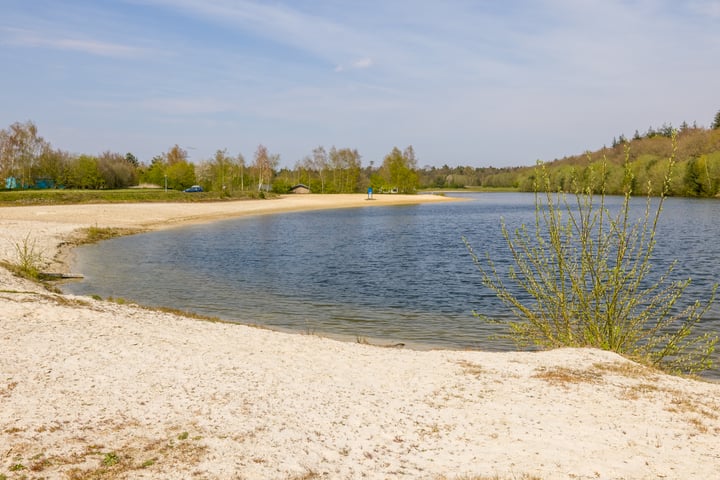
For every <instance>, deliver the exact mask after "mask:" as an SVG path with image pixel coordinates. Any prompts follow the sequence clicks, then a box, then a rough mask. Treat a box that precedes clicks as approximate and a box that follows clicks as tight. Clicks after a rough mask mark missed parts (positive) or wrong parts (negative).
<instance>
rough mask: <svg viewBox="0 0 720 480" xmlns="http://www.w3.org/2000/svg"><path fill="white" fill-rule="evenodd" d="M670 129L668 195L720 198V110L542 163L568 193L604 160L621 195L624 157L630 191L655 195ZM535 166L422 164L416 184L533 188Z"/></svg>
mask: <svg viewBox="0 0 720 480" xmlns="http://www.w3.org/2000/svg"><path fill="white" fill-rule="evenodd" d="M673 132H675V133H676V150H675V153H674V160H675V162H676V165H675V166H674V168H673V172H672V178H671V182H670V191H669V192H668V193H669V194H670V195H674V196H688V197H716V196H720V111H719V112H718V113H717V115H716V116H715V119H714V121H713V122H712V125H711V127H710V128H704V127H699V126H697V125H692V126H691V125H688V124H687V123H683V124H682V125H680V127H678V128H674V127H673V126H672V125H669V124H665V125H663V126H662V127H660V128H657V129H655V128H652V127H651V128H649V129H648V130H647V131H646V132H645V133H642V134H641V133H640V132H638V131H635V133H634V135H633V136H632V137H631V138H627V137H626V136H625V135H620V136H618V137H617V138H614V139H613V140H612V144H611V146H610V147H604V148H602V149H600V150H597V151H595V152H586V153H583V154H578V155H573V156H571V157H565V158H562V159H556V160H554V161H552V162H546V163H545V166H546V168H547V170H548V172H549V175H550V181H551V187H552V188H553V189H555V190H563V191H570V190H572V189H573V188H576V187H575V186H574V185H572V182H573V180H577V181H578V182H579V184H578V185H577V186H578V187H580V188H583V187H584V185H583V184H582V182H583V181H587V179H588V178H589V172H590V169H591V167H593V166H595V165H597V164H598V163H599V162H602V161H606V162H607V165H608V170H607V172H606V176H605V191H606V193H610V194H616V193H622V191H623V190H622V189H623V178H624V166H625V161H626V158H627V160H628V161H629V165H630V169H631V171H632V173H633V177H634V179H633V192H634V193H636V194H645V193H646V192H647V189H648V185H649V186H650V188H651V190H652V192H653V193H658V189H659V188H661V186H662V184H663V180H664V176H665V173H666V171H667V166H668V161H669V159H670V157H671V155H672V154H673V142H672V136H673ZM535 174H536V167H535V166H532V167H511V168H492V167H481V168H474V167H455V168H451V167H448V166H443V167H442V168H434V167H430V168H427V167H426V168H424V169H423V170H421V171H420V177H419V178H420V184H421V186H422V187H424V188H443V187H455V188H467V187H485V188H511V189H517V190H520V191H533V189H534V188H535V186H534V183H535Z"/></svg>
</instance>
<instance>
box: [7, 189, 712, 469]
mask: <svg viewBox="0 0 720 480" xmlns="http://www.w3.org/2000/svg"><path fill="white" fill-rule="evenodd" d="M443 201H450V199H447V198H444V197H439V196H426V195H422V196H400V195H398V196H390V195H388V196H376V199H375V200H372V201H368V200H366V199H365V196H364V195H338V196H334V195H333V196H330V195H327V196H315V195H308V196H292V197H291V196H288V197H283V198H280V199H276V200H256V201H239V202H218V203H197V204H169V203H168V204H102V205H73V206H31V207H0V225H1V226H2V236H1V238H0V259H3V260H6V261H10V262H15V261H16V259H17V252H16V247H17V245H18V244H19V243H21V242H23V241H28V239H31V240H32V242H33V243H34V245H35V246H36V248H38V249H39V250H40V251H42V253H43V255H44V258H46V259H47V265H46V266H45V268H46V269H48V270H58V271H59V269H62V268H63V265H62V260H63V257H62V256H58V255H59V252H60V251H61V250H63V247H64V246H65V245H66V244H68V242H72V241H73V240H74V239H76V238H77V236H78V232H79V231H80V230H81V229H83V228H87V227H93V226H94V227H118V228H127V229H140V230H153V229H162V228H172V227H175V226H179V225H184V224H189V223H197V222H210V221H215V220H218V219H223V218H231V217H238V216H243V215H261V214H274V213H281V212H290V211H299V210H308V209H327V208H353V207H354V208H366V207H372V206H376V205H391V204H409V203H417V202H443ZM245 320H246V322H247V323H248V324H252V323H253V319H252V318H248V319H245ZM0 352H1V353H0V479H3V478H6V479H21V478H27V479H35V478H37V479H40V478H43V479H90V478H93V479H119V478H123V479H124V478H127V479H135V478H146V479H183V478H198V479H315V478H317V479H395V478H401V479H417V478H420V479H486V478H489V479H494V478H497V479H535V478H537V479H543V480H546V479H569V478H572V479H596V478H599V479H694V478H698V479H708V478H717V477H718V472H720V449H718V445H720V384H718V383H713V382H706V381H699V380H693V379H686V378H680V377H673V376H668V375H664V374H662V373H659V372H656V371H653V370H649V369H647V368H645V367H642V366H639V365H637V364H634V363H632V362H630V361H628V360H625V359H623V358H622V357H620V356H618V355H615V354H612V353H608V352H602V351H597V350H589V349H560V350H553V351H547V352H539V353H528V352H524V353H521V352H508V353H489V352H480V351H440V350H436V351H412V350H408V349H398V348H383V347H379V346H372V345H363V344H357V343H351V342H340V341H336V340H331V339H328V338H323V337H321V336H316V335H302V334H286V333H281V332H275V331H270V330H266V329H262V328H257V327H250V326H244V325H237V324H229V323H221V322H209V321H205V320H198V319H193V318H187V317H183V316H179V315H174V314H169V313H163V312H159V311H154V310H149V309H145V308H141V307H139V306H135V305H118V304H115V303H111V302H108V301H101V300H94V299H91V298H87V297H79V296H72V295H63V294H59V293H55V292H52V291H49V290H47V289H45V288H44V287H42V286H40V285H38V284H35V283H33V282H29V281H27V280H23V279H20V278H17V277H15V276H13V275H12V274H11V273H10V272H9V271H7V270H5V269H3V268H0Z"/></svg>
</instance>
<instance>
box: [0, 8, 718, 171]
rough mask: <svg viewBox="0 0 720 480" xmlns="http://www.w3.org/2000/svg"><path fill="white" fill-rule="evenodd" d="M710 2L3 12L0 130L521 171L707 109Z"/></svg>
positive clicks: (128, 144) (74, 141) (101, 146)
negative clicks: (27, 125) (23, 126)
mask: <svg viewBox="0 0 720 480" xmlns="http://www.w3.org/2000/svg"><path fill="white" fill-rule="evenodd" d="M719 60H720V1H718V0H684V1H677V0H667V1H666V0H655V1H651V0H537V1H530V0H527V1H514V0H506V1H495V0H494V1H489V0H487V1H486V0H476V1H473V0H443V1H439V0H437V1H431V0H415V1H410V0H365V1H356V2H350V1H341V0H335V1H333V0H299V1H289V0H275V1H265V2H261V1H246V0H126V1H125V0H115V1H111V0H65V1H63V0H0V65H2V68H1V69H0V128H6V127H7V126H9V125H10V124H12V123H13V122H16V121H21V122H24V121H26V120H32V121H33V122H35V123H36V124H37V126H38V128H39V131H40V134H41V135H42V136H43V137H44V138H45V139H46V140H48V141H50V142H51V143H52V145H53V146H54V147H55V148H60V149H63V150H67V151H70V152H71V153H88V154H97V153H101V152H103V151H105V150H110V151H113V152H120V153H126V152H132V153H134V154H135V155H136V156H137V157H138V158H139V159H140V160H141V161H149V160H150V159H151V158H152V157H153V156H154V155H157V154H160V153H162V152H165V151H167V150H168V149H169V148H170V147H171V146H172V145H174V144H178V145H180V146H182V147H184V148H185V149H186V150H187V151H188V153H189V154H190V158H191V159H192V160H193V161H201V160H203V159H206V158H209V157H211V156H212V155H213V154H214V152H215V151H216V150H218V149H227V150H228V153H230V154H232V155H236V154H238V153H241V154H242V155H244V156H245V158H246V159H247V160H248V161H249V160H251V159H252V156H253V153H254V152H255V150H256V148H257V145H258V144H261V143H262V144H264V145H266V146H267V147H268V149H269V150H270V152H271V153H277V154H279V155H280V158H281V161H280V164H281V165H282V166H293V165H294V164H295V162H297V161H298V160H301V159H302V158H303V157H304V156H306V155H309V154H310V153H311V151H312V149H313V148H315V147H317V146H318V145H323V146H325V147H326V148H329V147H330V146H333V145H334V146H336V147H338V148H344V147H349V148H356V149H358V151H359V152H360V154H361V155H362V157H363V164H364V165H367V164H368V163H369V162H370V161H374V162H375V164H376V165H377V164H379V163H380V162H381V161H382V158H383V156H384V155H386V154H387V153H388V152H389V151H390V150H391V149H392V148H393V146H398V147H400V148H404V147H406V146H407V145H413V147H414V149H415V152H416V154H417V158H418V163H419V165H420V166H424V165H436V166H440V165H443V164H448V165H452V166H454V165H472V166H490V165H492V166H510V165H513V166H515V165H532V164H533V163H534V162H535V161H536V160H538V159H541V160H553V159H555V158H561V157H563V156H565V155H572V154H577V153H582V152H583V151H585V150H595V149H598V148H600V147H602V146H603V145H610V144H611V142H612V139H613V137H615V136H618V135H619V134H621V133H624V134H625V135H627V136H631V135H632V134H633V133H634V131H635V130H636V129H637V130H640V132H641V133H642V132H644V131H646V130H647V129H648V127H650V126H653V127H659V126H661V125H662V124H663V123H665V122H668V123H672V124H673V125H675V126H677V125H679V124H680V123H681V122H683V121H687V122H688V123H693V122H694V121H696V122H697V123H698V124H699V125H702V126H708V125H709V124H710V123H711V122H712V119H713V117H714V115H715V113H716V112H717V111H718V110H720V89H718V85H720V61H719Z"/></svg>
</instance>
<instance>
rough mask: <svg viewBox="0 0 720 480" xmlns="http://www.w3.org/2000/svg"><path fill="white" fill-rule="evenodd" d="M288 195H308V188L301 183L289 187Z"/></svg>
mask: <svg viewBox="0 0 720 480" xmlns="http://www.w3.org/2000/svg"><path fill="white" fill-rule="evenodd" d="M290 193H310V187H308V186H307V185H304V184H302V183H298V184H297V185H295V186H294V187H290Z"/></svg>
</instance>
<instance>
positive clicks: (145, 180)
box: [0, 121, 420, 195]
mask: <svg viewBox="0 0 720 480" xmlns="http://www.w3.org/2000/svg"><path fill="white" fill-rule="evenodd" d="M279 162H280V156H279V155H278V154H274V153H271V152H270V151H269V149H268V148H267V147H266V146H264V145H258V147H257V149H256V150H255V153H254V154H253V157H252V160H251V161H250V162H246V160H245V157H244V156H243V155H242V154H236V155H231V154H229V153H228V151H227V149H222V150H217V151H216V153H215V155H214V156H213V157H211V158H208V159H204V160H202V161H200V162H197V163H194V162H191V161H190V160H189V156H188V152H187V151H186V150H185V149H183V148H182V147H180V146H179V145H177V144H176V145H173V146H172V147H170V148H169V149H168V150H167V151H166V152H163V153H161V154H159V155H156V156H154V157H153V158H152V159H151V160H150V161H149V162H147V163H143V162H141V161H139V160H138V159H137V157H135V155H133V154H132V153H126V154H124V155H123V154H120V153H113V152H109V151H107V152H104V153H102V154H100V155H87V154H80V155H74V154H70V153H68V152H65V151H62V150H59V149H55V148H53V147H52V146H51V145H50V143H49V142H47V141H46V140H45V139H44V138H43V137H41V136H40V135H39V134H38V128H37V126H36V125H35V124H34V123H33V122H31V121H28V122H25V123H20V122H16V123H13V124H12V125H10V126H9V127H8V128H6V129H4V130H0V181H2V182H4V184H2V185H0V188H3V187H4V188H5V189H28V188H73V189H118V188H127V187H132V186H138V185H148V186H149V185H152V186H157V187H161V188H167V189H173V190H181V189H185V188H188V187H190V186H192V185H200V186H202V187H203V189H204V190H207V191H215V192H221V193H227V194H229V195H230V194H236V193H238V192H253V191H258V192H265V191H274V192H277V193H286V192H288V191H289V189H290V188H291V187H293V186H295V185H298V184H303V185H306V186H307V187H309V188H310V190H311V191H313V192H317V193H352V192H361V191H365V189H367V188H368V187H373V188H374V189H375V190H376V191H396V192H403V193H412V192H415V191H416V190H417V189H418V188H419V186H420V185H419V177H418V172H417V160H416V158H415V152H414V150H413V147H412V146H409V147H407V148H406V149H405V150H404V151H400V149H398V148H397V147H395V148H393V149H392V151H391V152H389V153H388V154H387V155H386V156H385V157H384V159H383V161H382V163H381V164H380V166H379V167H378V168H374V166H373V165H374V162H372V161H371V162H370V165H369V166H368V167H363V165H362V158H361V156H360V153H359V152H358V151H357V150H356V149H350V148H336V147H334V146H333V147H331V148H330V149H329V150H327V149H326V148H325V147H323V146H319V147H317V148H315V149H314V150H313V151H312V152H311V153H310V154H309V155H307V156H306V157H304V158H303V159H301V160H299V161H298V162H296V164H295V166H294V168H292V169H288V168H283V169H279V170H278V165H279Z"/></svg>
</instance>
